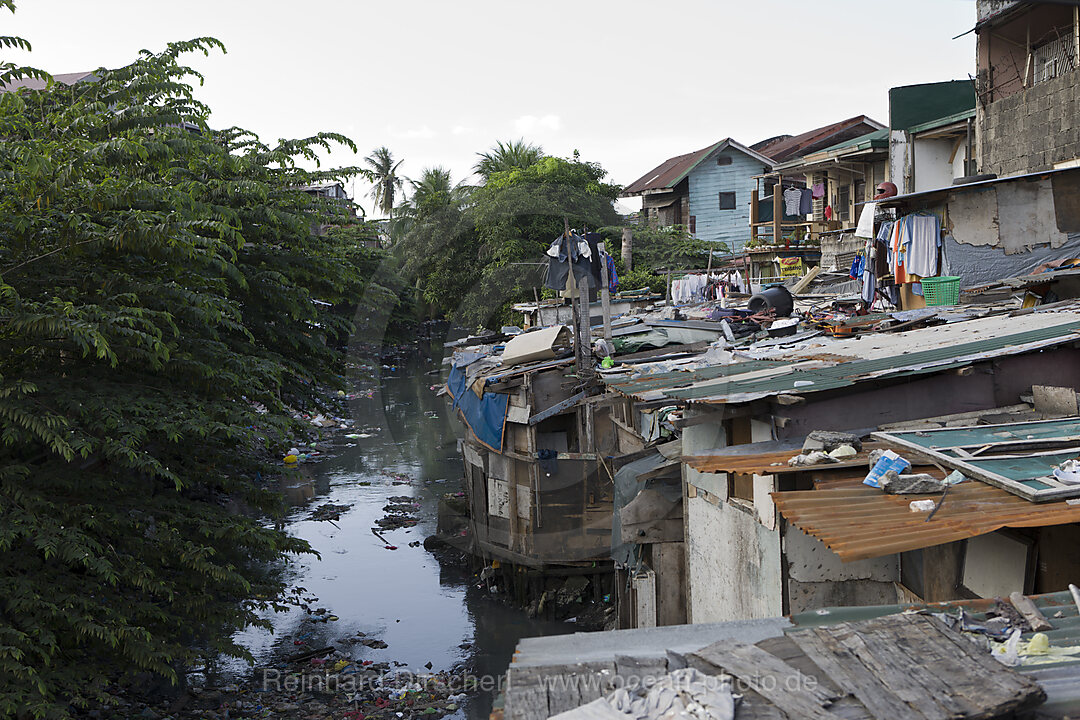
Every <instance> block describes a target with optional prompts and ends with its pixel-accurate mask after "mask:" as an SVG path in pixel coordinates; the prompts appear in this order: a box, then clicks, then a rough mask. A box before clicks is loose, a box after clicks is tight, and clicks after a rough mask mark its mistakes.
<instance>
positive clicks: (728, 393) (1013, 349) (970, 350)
mask: <svg viewBox="0 0 1080 720" xmlns="http://www.w3.org/2000/svg"><path fill="white" fill-rule="evenodd" d="M1010 329H1012V330H1014V331H1013V332H1008V330H1010ZM1078 332H1080V313H1077V312H1060V313H1033V314H1030V315H1021V316H1017V317H990V318H982V319H978V320H969V321H965V322H963V323H956V324H953V325H945V326H939V327H935V328H925V329H921V330H910V331H908V332H902V333H895V334H893V335H890V336H887V337H883V338H880V339H877V338H868V339H863V340H854V341H844V342H840V343H836V344H832V345H826V346H824V347H818V348H811V349H808V350H805V351H802V352H797V353H791V354H787V355H783V356H779V357H776V358H773V359H772V360H770V361H751V362H740V363H735V364H732V365H727V366H721V368H722V369H721V368H704V369H698V370H695V371H694V372H692V373H686V372H681V373H680V372H674V373H664V374H662V375H657V376H644V377H638V378H636V379H625V380H618V381H608V385H609V386H610V387H612V388H614V389H615V390H618V391H620V392H623V393H625V394H628V395H633V396H634V397H636V398H638V399H641V400H658V399H663V398H669V399H672V400H683V401H688V402H701V403H708V404H718V403H739V402H749V401H751V400H756V399H759V398H763V397H769V396H773V395H779V394H784V393H797V394H799V395H805V394H808V393H814V392H821V391H823V390H835V389H837V388H842V387H847V386H851V385H854V384H856V383H857V382H860V381H863V380H870V379H875V378H883V377H899V376H902V375H910V374H921V373H927V372H940V371H942V370H946V369H948V368H951V367H956V366H958V365H962V364H966V363H970V362H973V361H977V360H984V359H987V358H993V357H1004V356H1006V355H1014V354H1020V353H1025V352H1032V351H1034V350H1038V349H1041V348H1046V347H1052V346H1054V345H1060V344H1065V343H1069V342H1075V341H1077V340H1078V339H1080V337H1078V336H1077V333H1078ZM974 338H978V339H974ZM912 347H923V348H927V349H925V350H921V351H917V352H911V351H909V350H908V349H907V348H912ZM766 363H767V364H766Z"/></svg>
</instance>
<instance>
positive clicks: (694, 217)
mask: <svg viewBox="0 0 1080 720" xmlns="http://www.w3.org/2000/svg"><path fill="white" fill-rule="evenodd" d="M696 232H697V215H691V216H690V234H691V235H693V234H694V233H696Z"/></svg>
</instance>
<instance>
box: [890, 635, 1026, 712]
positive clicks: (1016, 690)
mask: <svg viewBox="0 0 1080 720" xmlns="http://www.w3.org/2000/svg"><path fill="white" fill-rule="evenodd" d="M898 617H899V618H900V619H901V621H903V622H906V623H907V625H908V629H909V630H910V632H909V634H908V637H910V638H911V639H912V640H913V641H915V642H919V641H920V640H922V642H921V643H920V647H931V648H933V649H932V650H929V651H926V652H924V653H920V657H919V658H916V659H917V660H921V659H925V660H927V661H929V664H930V665H932V666H933V669H934V671H935V672H937V673H939V674H941V676H942V677H943V678H944V679H945V682H946V684H947V685H948V686H949V687H950V688H952V689H953V691H955V692H956V693H958V694H960V695H962V696H964V697H966V698H967V699H968V701H969V703H971V704H972V705H973V706H974V707H976V708H977V711H976V712H975V713H973V714H971V715H969V716H968V717H972V718H996V717H1004V716H1007V715H1010V714H1011V713H1012V712H1013V711H1015V710H1018V709H1020V708H1022V707H1027V706H1029V705H1030V704H1031V703H1032V701H1033V700H1035V699H1037V698H1038V697H1039V696H1041V695H1042V689H1041V688H1040V687H1039V684H1038V683H1037V682H1036V681H1035V680H1033V679H1032V678H1030V677H1028V676H1026V675H1023V674H1021V673H1018V672H1015V671H1013V670H1010V669H1008V668H1006V667H1004V666H1003V665H1001V664H1000V663H998V661H997V660H994V659H993V658H992V657H990V655H989V654H988V653H986V652H984V651H983V650H982V649H981V648H979V647H978V646H977V645H975V644H974V643H972V642H971V641H970V640H968V639H967V638H965V637H963V636H962V635H961V634H960V633H958V632H957V631H956V630H953V629H952V628H949V627H947V626H946V625H945V624H944V623H942V622H941V621H940V620H938V619H937V618H934V617H929V616H926V615H900V616H898Z"/></svg>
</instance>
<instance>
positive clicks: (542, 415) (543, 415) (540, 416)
mask: <svg viewBox="0 0 1080 720" xmlns="http://www.w3.org/2000/svg"><path fill="white" fill-rule="evenodd" d="M584 398H585V393H584V392H579V393H577V394H575V395H571V396H570V397H568V398H566V399H565V400H563V401H562V402H559V403H556V404H555V405H552V406H551V407H549V408H548V409H547V410H544V411H542V412H538V413H537V414H535V415H533V416H532V417H530V418H529V424H530V425H536V424H537V423H540V422H543V421H544V420H547V419H548V418H549V417H552V416H553V415H558V414H559V413H561V412H563V411H565V410H567V409H569V408H571V407H573V406H574V405H576V404H577V403H578V402H580V401H581V400H583V399H584Z"/></svg>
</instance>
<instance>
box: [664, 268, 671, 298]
mask: <svg viewBox="0 0 1080 720" xmlns="http://www.w3.org/2000/svg"><path fill="white" fill-rule="evenodd" d="M664 304H665V305H670V304H671V271H670V270H668V271H667V295H665V296H664Z"/></svg>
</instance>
